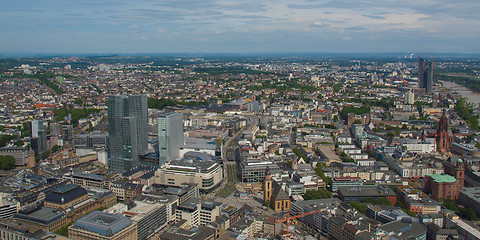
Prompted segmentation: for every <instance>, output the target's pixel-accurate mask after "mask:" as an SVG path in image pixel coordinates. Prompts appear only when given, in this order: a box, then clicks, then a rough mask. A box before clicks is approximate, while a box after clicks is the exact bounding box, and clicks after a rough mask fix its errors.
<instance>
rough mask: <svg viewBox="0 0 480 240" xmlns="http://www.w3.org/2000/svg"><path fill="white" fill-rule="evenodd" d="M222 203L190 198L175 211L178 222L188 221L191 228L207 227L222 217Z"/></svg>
mask: <svg viewBox="0 0 480 240" xmlns="http://www.w3.org/2000/svg"><path fill="white" fill-rule="evenodd" d="M221 205H222V203H219V202H214V201H210V200H205V199H201V198H190V199H188V200H187V201H185V202H184V203H182V204H180V205H178V207H177V209H176V210H175V213H176V222H179V221H181V220H182V219H183V220H186V221H187V224H188V225H189V226H207V225H208V224H210V223H212V222H214V221H215V220H216V219H217V217H219V216H220V206H221Z"/></svg>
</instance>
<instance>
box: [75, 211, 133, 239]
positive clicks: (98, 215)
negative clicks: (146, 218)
mask: <svg viewBox="0 0 480 240" xmlns="http://www.w3.org/2000/svg"><path fill="white" fill-rule="evenodd" d="M68 237H69V238H70V239H77V240H80V239H99V240H123V239H131V240H135V239H137V238H138V235H137V225H136V224H135V223H134V222H133V221H132V220H130V219H129V218H127V217H124V216H122V215H121V214H111V213H106V212H100V211H95V212H91V213H90V214H88V215H86V216H83V217H82V218H80V219H78V220H77V221H75V223H74V224H73V225H72V226H70V227H68Z"/></svg>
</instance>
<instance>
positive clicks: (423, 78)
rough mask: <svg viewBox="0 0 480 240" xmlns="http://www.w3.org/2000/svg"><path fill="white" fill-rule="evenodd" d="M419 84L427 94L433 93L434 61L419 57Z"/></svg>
mask: <svg viewBox="0 0 480 240" xmlns="http://www.w3.org/2000/svg"><path fill="white" fill-rule="evenodd" d="M418 82H419V87H420V88H423V89H425V93H426V94H431V93H433V61H428V60H426V59H423V58H421V57H418Z"/></svg>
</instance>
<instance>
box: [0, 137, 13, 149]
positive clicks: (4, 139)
mask: <svg viewBox="0 0 480 240" xmlns="http://www.w3.org/2000/svg"><path fill="white" fill-rule="evenodd" d="M14 138H15V136H12V135H0V147H5V146H7V144H8V143H10V141H11V140H12V139H14Z"/></svg>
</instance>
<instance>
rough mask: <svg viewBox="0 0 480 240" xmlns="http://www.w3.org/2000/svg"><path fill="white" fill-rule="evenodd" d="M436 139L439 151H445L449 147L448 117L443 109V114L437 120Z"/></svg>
mask: <svg viewBox="0 0 480 240" xmlns="http://www.w3.org/2000/svg"><path fill="white" fill-rule="evenodd" d="M437 141H438V146H439V148H440V151H442V152H445V151H446V150H447V149H449V148H450V141H449V136H448V119H447V116H445V110H443V114H442V116H441V117H440V121H439V122H438V128H437Z"/></svg>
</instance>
